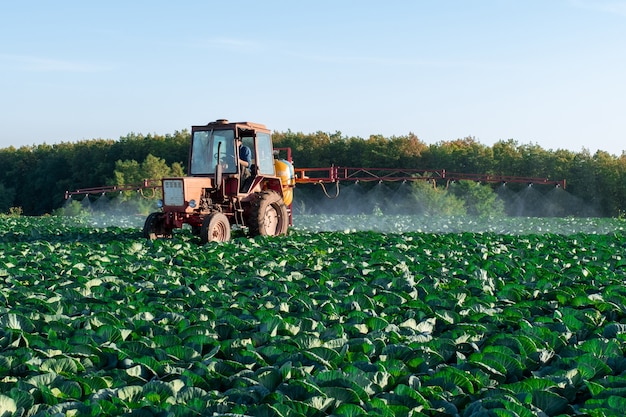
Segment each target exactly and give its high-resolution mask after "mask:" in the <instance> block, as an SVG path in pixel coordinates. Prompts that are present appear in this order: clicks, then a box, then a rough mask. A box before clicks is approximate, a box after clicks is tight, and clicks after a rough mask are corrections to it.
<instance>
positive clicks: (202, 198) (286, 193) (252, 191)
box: [143, 119, 295, 243]
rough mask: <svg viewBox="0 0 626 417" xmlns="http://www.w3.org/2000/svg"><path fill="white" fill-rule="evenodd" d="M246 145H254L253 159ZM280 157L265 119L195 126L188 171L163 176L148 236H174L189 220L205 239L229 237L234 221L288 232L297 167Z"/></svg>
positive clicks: (258, 231)
mask: <svg viewBox="0 0 626 417" xmlns="http://www.w3.org/2000/svg"><path fill="white" fill-rule="evenodd" d="M241 146H243V147H247V148H248V149H249V152H248V153H247V156H248V157H249V161H244V160H243V159H242V157H241V156H242V155H241V154H240V147H241ZM277 156H278V155H277V154H276V151H275V150H274V148H273V146H272V138H271V134H270V131H269V130H268V129H267V128H266V127H265V126H264V125H262V124H258V123H250V122H236V123H231V122H229V121H228V120H225V119H219V120H216V121H214V122H210V123H208V124H206V125H201V126H192V128H191V144H190V147H189V165H188V171H187V172H188V176H185V177H179V178H175V177H174V178H163V179H162V180H161V190H162V193H163V198H162V200H159V201H158V203H157V204H158V206H159V208H160V210H159V211H157V212H153V213H151V214H150V215H148V217H147V218H146V221H145V223H144V226H143V235H144V237H146V238H147V239H157V238H169V237H172V232H173V230H174V229H177V228H182V227H183V225H184V224H187V225H189V226H191V231H192V233H193V234H194V235H196V236H199V237H200V241H201V242H202V243H207V242H211V241H219V242H224V241H228V240H229V239H230V237H231V230H232V228H233V226H237V227H241V228H247V230H248V234H249V235H250V236H277V235H284V234H286V233H287V231H288V228H289V226H290V225H291V223H292V220H291V202H292V199H293V187H294V186H295V178H294V168H293V165H292V164H291V162H290V161H288V160H284V159H278V158H277Z"/></svg>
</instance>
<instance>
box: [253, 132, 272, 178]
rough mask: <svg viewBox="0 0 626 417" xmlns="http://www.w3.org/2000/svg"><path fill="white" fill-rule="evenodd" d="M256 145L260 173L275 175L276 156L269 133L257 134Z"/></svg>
mask: <svg viewBox="0 0 626 417" xmlns="http://www.w3.org/2000/svg"><path fill="white" fill-rule="evenodd" d="M256 144H257V149H258V151H259V154H258V155H256V164H257V166H258V170H259V173H261V174H267V175H274V154H273V151H274V150H273V149H272V141H271V138H270V135H269V133H261V132H258V133H257V137H256Z"/></svg>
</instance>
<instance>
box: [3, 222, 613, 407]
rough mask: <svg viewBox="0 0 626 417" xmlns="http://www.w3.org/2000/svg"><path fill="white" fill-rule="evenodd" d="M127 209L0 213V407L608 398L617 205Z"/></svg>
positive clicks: (503, 403)
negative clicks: (212, 221)
mask: <svg viewBox="0 0 626 417" xmlns="http://www.w3.org/2000/svg"><path fill="white" fill-rule="evenodd" d="M116 222H117V219H116ZM137 223H139V224H140V223H141V222H140V221H139V219H132V218H130V219H127V223H124V224H120V223H118V224H114V223H112V221H111V220H110V219H109V220H107V219H96V218H90V217H75V218H74V217H40V218H31V217H9V216H4V217H0V416H3V417H8V416H19V417H22V416H117V415H130V414H132V415H137V416H142V415H144V416H199V415H209V416H211V415H214V416H220V415H229V416H233V415H242V416H244V415H245V416H285V417H287V416H289V417H291V416H346V417H353V416H366V415H367V416H386V417H387V416H388V417H392V416H463V417H470V416H475V417H478V416H481V417H482V416H520V417H531V416H537V415H539V416H560V415H579V416H623V415H625V413H626V356H625V352H626V286H625V285H624V283H625V280H626V233H625V228H626V222H624V221H623V220H618V219H579V218H568V219H523V218H509V219H500V220H495V219H466V218H456V219H455V218H438V219H435V218H424V217H422V218H418V217H415V218H412V217H392V216H383V215H380V216H376V215H368V216H298V217H297V218H296V219H295V225H294V228H293V229H292V231H291V232H290V234H289V235H288V236H285V237H272V238H256V239H249V238H247V237H245V235H244V234H243V232H242V231H236V232H235V233H234V236H233V237H234V239H233V240H232V241H230V242H227V243H209V244H207V245H204V246H200V245H199V242H198V241H197V240H196V239H197V238H196V237H194V236H193V235H192V234H191V232H190V231H189V230H180V231H178V233H177V234H175V236H174V238H173V239H172V240H158V241H146V240H144V239H143V238H142V237H141V229H140V228H139V225H138V224H137Z"/></svg>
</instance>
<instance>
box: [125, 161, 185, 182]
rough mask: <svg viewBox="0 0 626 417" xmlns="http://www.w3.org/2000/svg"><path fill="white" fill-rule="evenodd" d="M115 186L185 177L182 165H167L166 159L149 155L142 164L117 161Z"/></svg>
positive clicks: (175, 163)
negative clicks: (164, 178)
mask: <svg viewBox="0 0 626 417" xmlns="http://www.w3.org/2000/svg"><path fill="white" fill-rule="evenodd" d="M114 175H115V185H133V184H141V183H142V182H143V180H146V179H147V180H158V179H161V178H163V177H181V176H183V175H184V172H183V167H182V165H181V164H180V163H178V162H174V163H173V164H172V166H169V165H167V163H166V162H165V160H164V159H161V158H157V157H156V156H154V155H152V154H148V156H146V159H144V161H143V162H142V163H141V164H140V163H139V162H137V161H135V160H126V161H117V162H116V163H115V171H114Z"/></svg>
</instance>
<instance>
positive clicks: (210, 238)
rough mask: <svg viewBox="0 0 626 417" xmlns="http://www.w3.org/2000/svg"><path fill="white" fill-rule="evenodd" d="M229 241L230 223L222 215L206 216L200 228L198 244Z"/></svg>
mask: <svg viewBox="0 0 626 417" xmlns="http://www.w3.org/2000/svg"><path fill="white" fill-rule="evenodd" d="M229 240H230V222H229V221H228V217H226V216H225V215H224V214H222V213H213V214H210V215H208V216H207V217H206V218H205V219H204V221H203V222H202V227H201V228H200V242H201V243H202V244H205V243H207V242H227V241H229Z"/></svg>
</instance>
